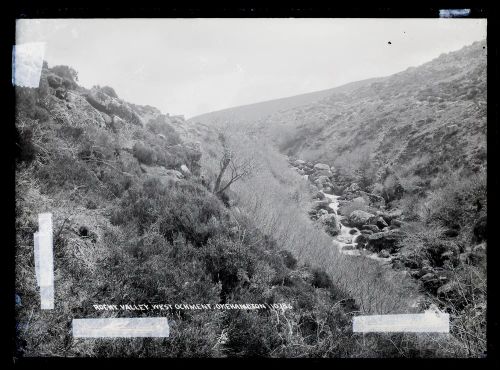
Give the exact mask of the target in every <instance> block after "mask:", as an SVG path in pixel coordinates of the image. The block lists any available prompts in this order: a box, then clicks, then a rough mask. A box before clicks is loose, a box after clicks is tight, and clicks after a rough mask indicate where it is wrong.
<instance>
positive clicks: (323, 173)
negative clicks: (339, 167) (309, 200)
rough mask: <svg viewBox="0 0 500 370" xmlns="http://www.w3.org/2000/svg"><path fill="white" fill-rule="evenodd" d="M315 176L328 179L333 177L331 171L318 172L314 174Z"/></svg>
mask: <svg viewBox="0 0 500 370" xmlns="http://www.w3.org/2000/svg"><path fill="white" fill-rule="evenodd" d="M314 174H315V175H316V176H326V177H328V178H331V177H333V173H332V171H329V170H319V171H316V172H315V173H314Z"/></svg>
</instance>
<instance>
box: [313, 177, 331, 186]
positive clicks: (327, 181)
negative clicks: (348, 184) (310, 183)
mask: <svg viewBox="0 0 500 370" xmlns="http://www.w3.org/2000/svg"><path fill="white" fill-rule="evenodd" d="M314 183H315V184H321V185H323V184H328V185H329V186H331V185H332V184H331V183H330V179H329V178H328V176H318V177H317V178H316V179H315V180H314Z"/></svg>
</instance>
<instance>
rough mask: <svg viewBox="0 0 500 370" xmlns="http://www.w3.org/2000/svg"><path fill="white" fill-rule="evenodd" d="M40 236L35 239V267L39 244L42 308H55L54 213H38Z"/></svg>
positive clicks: (39, 280) (39, 279)
mask: <svg viewBox="0 0 500 370" xmlns="http://www.w3.org/2000/svg"><path fill="white" fill-rule="evenodd" d="M37 234H38V237H37V238H36V239H35V269H36V265H37V263H36V260H37V252H36V249H37V245H38V269H39V278H38V282H39V286H40V302H41V308H42V309H45V310H52V309H53V308H54V255H53V249H52V213H40V214H39V215H38V233H37Z"/></svg>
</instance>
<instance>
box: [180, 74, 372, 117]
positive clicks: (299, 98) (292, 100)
mask: <svg viewBox="0 0 500 370" xmlns="http://www.w3.org/2000/svg"><path fill="white" fill-rule="evenodd" d="M377 80H379V78H370V79H367V80H363V81H357V82H352V83H349V84H346V85H342V86H340V87H335V88H333V89H327V90H321V91H314V92H311V93H307V94H301V95H295V96H289V97H286V98H280V99H273V100H267V101H263V102H260V103H254V104H248V105H241V106H238V107H234V108H227V109H222V110H219V111H215V112H210V113H205V114H201V115H199V116H195V117H192V118H190V119H189V121H192V122H199V123H203V124H210V123H213V122H220V123H224V122H233V123H235V122H237V123H251V122H257V121H259V120H261V119H265V118H266V117H267V116H269V115H272V114H275V113H279V112H282V111H286V110H288V109H293V108H297V107H301V106H304V105H308V104H311V103H313V102H317V101H319V100H321V99H324V98H326V97H329V96H331V95H332V94H335V93H347V92H349V91H352V90H354V89H356V88H357V87H359V86H362V85H365V84H369V83H372V82H375V81H377Z"/></svg>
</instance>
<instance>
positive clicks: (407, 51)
mask: <svg viewBox="0 0 500 370" xmlns="http://www.w3.org/2000/svg"><path fill="white" fill-rule="evenodd" d="M17 27H18V28H17V41H16V43H17V44H20V43H25V42H40V41H41V42H46V49H45V59H46V60H47V62H48V63H49V66H54V65H58V64H66V65H69V66H71V67H73V68H74V69H76V70H77V71H78V73H79V81H80V84H81V85H83V86H85V87H88V88H90V87H92V86H93V85H101V86H103V85H109V86H111V87H113V88H114V89H115V90H116V92H117V94H118V95H119V96H120V97H121V98H123V99H125V100H127V101H130V102H132V103H136V104H144V105H146V104H148V105H153V106H155V107H157V108H159V109H160V110H161V111H162V112H163V113H167V112H168V113H171V114H184V115H185V116H186V118H189V117H191V116H194V115H197V114H201V113H206V112H209V111H214V110H218V109H223V108H228V107H231V106H236V105H242V104H249V103H254V102H259V101H264V100H269V99H274V98H281V97H285V96H291V95H296V94H301V93H306V92H311V91H316V90H322V89H328V88H331V87H335V86H339V85H342V84H344V83H347V82H351V81H356V80H361V79H365V78H370V77H379V76H386V75H390V74H392V73H396V72H399V71H402V70H404V69H406V68H408V67H410V66H417V65H420V64H422V63H424V62H426V61H429V60H431V59H433V58H435V57H437V56H439V54H441V53H443V52H449V51H453V50H457V49H460V48H461V47H462V46H464V45H469V44H471V43H473V42H474V41H476V40H481V39H484V38H485V37H486V20H481V19H323V18H310V19H306V18H295V19H293V18H290V19H286V18H269V19H96V20H93V19H66V20H50V19H46V20H20V21H18V24H17ZM389 41H390V42H391V44H388V42H389Z"/></svg>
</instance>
